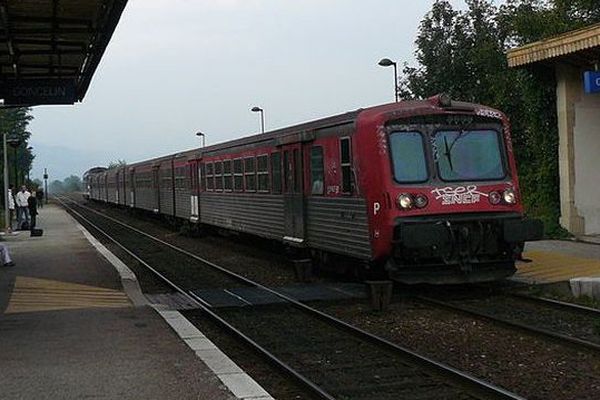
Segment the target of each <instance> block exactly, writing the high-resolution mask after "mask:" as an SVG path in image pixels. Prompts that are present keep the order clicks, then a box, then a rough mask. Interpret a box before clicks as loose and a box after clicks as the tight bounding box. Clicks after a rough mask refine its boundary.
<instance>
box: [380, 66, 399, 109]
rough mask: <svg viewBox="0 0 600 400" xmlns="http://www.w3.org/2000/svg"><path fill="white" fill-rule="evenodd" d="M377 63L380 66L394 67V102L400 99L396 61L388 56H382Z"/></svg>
mask: <svg viewBox="0 0 600 400" xmlns="http://www.w3.org/2000/svg"><path fill="white" fill-rule="evenodd" d="M379 65H380V66H382V67H394V95H395V99H396V102H399V101H400V88H399V87H398V63H396V62H395V61H392V60H390V59H389V58H382V59H381V60H380V61H379Z"/></svg>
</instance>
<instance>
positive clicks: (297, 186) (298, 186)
mask: <svg viewBox="0 0 600 400" xmlns="http://www.w3.org/2000/svg"><path fill="white" fill-rule="evenodd" d="M294 193H302V157H301V155H300V150H298V149H294Z"/></svg>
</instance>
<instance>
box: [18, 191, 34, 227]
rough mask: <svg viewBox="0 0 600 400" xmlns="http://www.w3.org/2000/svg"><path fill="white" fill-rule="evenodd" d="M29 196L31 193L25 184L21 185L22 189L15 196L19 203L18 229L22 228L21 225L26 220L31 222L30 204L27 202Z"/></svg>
mask: <svg viewBox="0 0 600 400" xmlns="http://www.w3.org/2000/svg"><path fill="white" fill-rule="evenodd" d="M29 196H31V193H29V192H28V191H27V187H25V185H23V186H21V190H20V191H19V193H17V195H16V196H15V201H16V203H17V220H18V222H17V229H21V226H22V224H23V222H25V221H27V224H29V204H28V202H27V199H29Z"/></svg>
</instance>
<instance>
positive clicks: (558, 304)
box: [509, 293, 600, 317]
mask: <svg viewBox="0 0 600 400" xmlns="http://www.w3.org/2000/svg"><path fill="white" fill-rule="evenodd" d="M509 296H511V297H515V298H518V299H524V300H528V301H531V302H532V303H539V304H543V305H546V306H550V307H555V308H562V309H564V310H569V311H573V312H579V313H583V314H592V315H593V316H596V317H600V309H598V308H592V307H587V306H583V305H581V304H574V303H569V302H566V301H560V300H554V299H549V298H547V297H537V296H531V295H528V294H523V293H509Z"/></svg>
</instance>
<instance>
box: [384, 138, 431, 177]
mask: <svg viewBox="0 0 600 400" xmlns="http://www.w3.org/2000/svg"><path fill="white" fill-rule="evenodd" d="M390 147H391V154H392V163H393V166H394V178H395V179H396V181H397V182H398V183H419V182H425V181H427V179H428V178H429V173H428V171H427V161H426V158H425V145H424V141H423V135H421V133H419V132H393V133H392V134H391V135H390Z"/></svg>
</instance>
